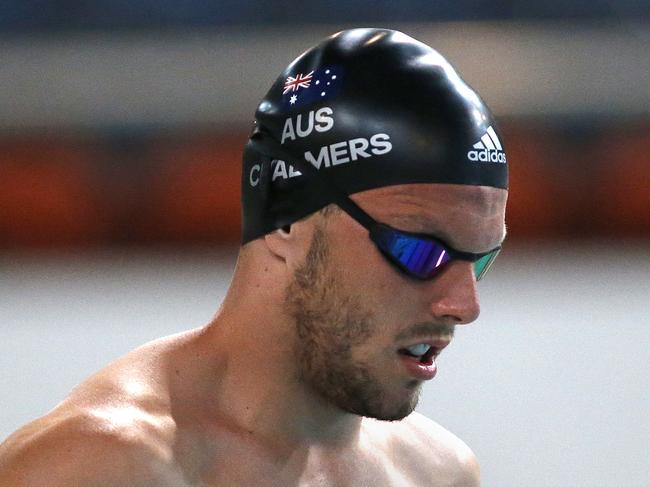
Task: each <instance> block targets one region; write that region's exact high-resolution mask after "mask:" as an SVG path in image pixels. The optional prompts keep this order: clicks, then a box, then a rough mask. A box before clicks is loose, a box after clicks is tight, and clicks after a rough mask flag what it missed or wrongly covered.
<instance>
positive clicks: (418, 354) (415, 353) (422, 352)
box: [397, 343, 437, 364]
mask: <svg viewBox="0 0 650 487" xmlns="http://www.w3.org/2000/svg"><path fill="white" fill-rule="evenodd" d="M436 352H437V349H436V348H435V347H433V346H431V345H429V344H428V343H419V344H417V345H412V346H410V347H406V348H400V349H399V350H398V351H397V353H399V354H400V355H404V356H406V357H411V358H412V359H413V360H417V361H418V362H420V363H422V364H431V363H432V362H433V359H434V357H435V356H436Z"/></svg>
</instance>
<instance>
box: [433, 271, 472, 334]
mask: <svg viewBox="0 0 650 487" xmlns="http://www.w3.org/2000/svg"><path fill="white" fill-rule="evenodd" d="M429 300H430V307H431V313H432V315H433V318H434V319H435V320H436V321H438V322H442V323H446V324H450V325H462V324H464V323H471V322H472V321H474V320H476V318H478V315H479V313H480V312H481V307H480V305H479V301H478V293H477V290H476V279H475V277H474V265H473V264H472V263H471V262H467V261H461V260H458V261H454V262H451V263H449V264H448V265H447V266H446V268H445V269H444V270H443V271H442V272H441V273H440V274H439V275H438V276H437V277H436V278H435V279H434V280H433V281H432V282H431V286H430V293H429Z"/></svg>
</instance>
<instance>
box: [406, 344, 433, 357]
mask: <svg viewBox="0 0 650 487" xmlns="http://www.w3.org/2000/svg"><path fill="white" fill-rule="evenodd" d="M407 350H408V351H409V353H411V354H413V355H415V356H417V357H419V356H421V355H424V354H425V353H427V351H428V350H429V345H427V344H426V343H418V344H417V345H412V346H410V347H408V348H407Z"/></svg>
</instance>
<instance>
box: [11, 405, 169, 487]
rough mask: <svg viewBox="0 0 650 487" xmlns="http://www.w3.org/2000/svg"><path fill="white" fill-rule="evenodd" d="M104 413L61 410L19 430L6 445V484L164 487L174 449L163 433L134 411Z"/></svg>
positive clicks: (18, 486)
mask: <svg viewBox="0 0 650 487" xmlns="http://www.w3.org/2000/svg"><path fill="white" fill-rule="evenodd" d="M97 413H98V414H99V416H100V417H98V416H97ZM102 414H103V412H101V411H74V412H73V411H66V412H63V413H61V412H57V413H53V414H51V415H48V416H45V417H43V418H40V419H38V420H36V421H34V422H32V423H29V424H28V425H26V426H24V427H23V428H21V429H20V430H18V431H16V432H15V433H14V434H13V435H11V436H10V437H9V438H8V439H7V440H6V441H5V442H4V443H3V444H2V445H0V487H5V486H10V485H11V486H14V487H23V486H25V487H27V486H29V487H40V486H48V487H58V486H61V487H62V486H70V485H75V486H91V485H92V486H106V487H109V486H111V487H112V486H118V485H133V486H140V485H142V486H149V485H159V484H157V483H156V482H155V479H156V478H157V475H158V474H159V473H162V471H161V467H162V466H163V465H164V464H165V458H166V456H167V455H168V452H166V451H164V448H163V447H161V444H160V443H158V442H156V436H157V434H155V433H153V432H152V430H151V428H148V427H146V426H144V425H143V424H141V423H140V422H141V419H137V418H132V419H127V418H126V415H129V414H133V413H132V412H125V413H124V414H125V416H124V417H122V418H121V419H118V420H117V421H116V420H114V419H110V418H109V417H106V418H102V417H101V415H102ZM119 421H123V424H119ZM127 423H130V424H127ZM139 423H140V424H139Z"/></svg>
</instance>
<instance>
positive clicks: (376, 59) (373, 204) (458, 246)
mask: <svg viewBox="0 0 650 487" xmlns="http://www.w3.org/2000/svg"><path fill="white" fill-rule="evenodd" d="M242 184H243V189H242V203H243V224H244V228H243V243H244V244H246V243H248V242H251V241H258V242H263V245H264V247H265V249H266V251H267V252H268V255H270V256H273V259H274V260H275V262H276V263H280V264H278V265H280V266H283V270H282V272H281V274H282V275H283V276H284V282H283V283H282V284H283V285H285V286H286V293H285V295H284V305H285V308H284V309H285V312H286V315H287V317H288V318H290V321H291V322H292V323H293V326H294V327H295V330H294V331H295V333H294V337H295V343H294V346H293V349H294V351H295V353H294V354H293V355H294V357H295V359H296V370H297V379H298V380H299V381H300V382H301V383H302V384H304V385H305V386H306V387H308V388H309V389H311V390H312V391H313V392H315V393H316V395H317V396H318V397H320V398H322V399H323V400H325V401H326V402H328V403H330V404H334V405H336V406H337V407H339V408H341V409H343V410H346V411H349V412H353V413H355V414H359V415H364V416H371V417H375V418H380V419H388V420H390V419H400V418H402V417H404V416H406V415H408V414H409V413H410V412H411V411H412V410H413V408H414V407H415V405H416V403H417V396H418V392H419V386H420V385H421V383H422V379H423V378H426V377H427V376H431V374H434V373H435V364H434V365H431V364H430V363H429V365H426V363H427V361H429V362H431V359H432V358H433V357H432V356H433V355H435V354H437V353H438V352H439V350H440V349H441V348H444V346H445V345H446V344H447V343H448V342H449V340H450V339H451V336H452V335H453V329H454V326H455V325H456V324H461V323H469V322H471V321H473V320H475V319H476V317H477V316H478V312H479V308H478V298H477V295H476V277H477V274H475V272H477V271H480V270H481V269H483V268H484V265H485V264H487V263H488V261H489V260H490V259H491V258H493V257H494V256H495V255H496V252H495V249H497V248H498V247H499V245H500V243H501V241H502V240H503V237H504V235H505V227H504V213H505V203H506V195H507V190H506V188H507V166H506V158H505V152H504V150H503V146H502V145H501V139H500V137H499V135H498V134H497V132H496V124H495V122H494V120H493V119H492V116H491V114H490V113H489V111H488V109H487V107H486V106H485V105H484V104H483V102H482V101H481V100H480V98H479V97H478V96H477V95H476V94H475V93H474V92H473V91H472V90H471V88H469V87H468V86H467V85H466V84H465V83H464V82H463V81H462V80H461V79H460V78H459V77H458V75H457V74H456V72H455V71H454V70H453V68H452V67H451V66H450V65H449V64H448V63H447V62H446V61H445V60H444V58H442V57H441V56H440V55H439V54H438V53H437V52H435V51H434V50H432V49H431V48H429V47H428V46H426V45H424V44H422V43H420V42H418V41H415V40H414V39H412V38H410V37H408V36H406V35H404V34H402V33H399V32H395V31H389V30H383V29H354V30H351V31H344V32H341V33H339V34H335V35H334V36H332V37H330V38H328V39H326V40H325V41H324V42H323V43H321V44H320V45H318V46H316V47H315V48H313V49H310V50H309V51H307V52H305V53H304V54H302V55H301V56H300V57H298V58H297V59H296V60H295V61H294V62H293V63H292V64H291V65H290V66H289V67H288V68H287V70H286V71H285V72H284V73H283V75H282V76H281V77H280V78H278V80H277V81H276V83H275V84H274V85H273V87H272V88H271V90H270V91H269V93H268V94H267V96H266V97H265V98H264V100H263V101H262V103H261V104H260V106H259V108H258V111H257V113H256V126H255V128H254V130H253V133H252V135H251V139H250V141H249V143H248V145H247V148H246V151H245V154H244V167H243V177H242ZM328 205H329V206H328ZM260 237H263V239H260ZM450 256H451V258H450ZM280 280H282V279H280ZM418 344H425V345H428V346H430V349H429V351H428V352H426V353H425V355H423V356H422V357H421V359H422V363H419V362H418V360H415V359H414V357H411V356H409V354H412V353H415V352H413V351H414V350H415V351H417V348H418V347H417V345H418ZM413 346H416V347H415V348H413Z"/></svg>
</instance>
